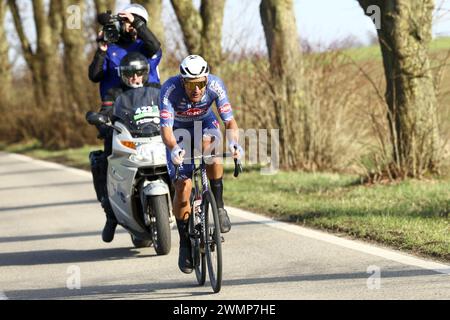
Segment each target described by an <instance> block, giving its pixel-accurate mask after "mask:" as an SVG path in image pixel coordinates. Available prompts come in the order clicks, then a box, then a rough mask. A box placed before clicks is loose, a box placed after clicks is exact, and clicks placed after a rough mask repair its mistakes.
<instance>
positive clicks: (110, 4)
mask: <svg viewBox="0 0 450 320" xmlns="http://www.w3.org/2000/svg"><path fill="white" fill-rule="evenodd" d="M94 3H95V9H96V11H97V13H101V12H105V11H106V10H111V11H112V12H114V9H115V7H116V0H94Z"/></svg>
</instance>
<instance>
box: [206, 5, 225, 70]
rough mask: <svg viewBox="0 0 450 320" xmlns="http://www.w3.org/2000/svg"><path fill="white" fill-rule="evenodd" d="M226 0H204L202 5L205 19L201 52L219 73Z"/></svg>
mask: <svg viewBox="0 0 450 320" xmlns="http://www.w3.org/2000/svg"><path fill="white" fill-rule="evenodd" d="M224 8H225V0H214V1H212V0H206V1H205V0H204V1H202V4H201V7H200V13H201V16H202V20H203V30H202V38H201V54H202V56H203V57H204V58H205V59H206V61H208V63H209V64H210V65H211V69H212V71H213V72H215V73H219V70H218V69H219V68H220V65H221V63H222V25H223V14H224Z"/></svg>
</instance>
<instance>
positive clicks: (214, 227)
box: [202, 190, 222, 293]
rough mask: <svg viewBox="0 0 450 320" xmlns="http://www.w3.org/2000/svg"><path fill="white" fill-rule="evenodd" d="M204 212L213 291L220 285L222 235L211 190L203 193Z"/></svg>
mask: <svg viewBox="0 0 450 320" xmlns="http://www.w3.org/2000/svg"><path fill="white" fill-rule="evenodd" d="M203 200H204V201H203V208H202V209H203V210H204V211H203V212H205V227H206V230H205V254H206V261H207V264H208V274H209V280H210V282H211V287H212V289H213V291H214V292H215V293H217V292H219V291H220V289H221V287H222V237H221V234H220V224H219V213H218V210H217V206H216V200H215V199H214V195H213V194H212V192H211V190H209V192H207V193H206V194H204V199H203Z"/></svg>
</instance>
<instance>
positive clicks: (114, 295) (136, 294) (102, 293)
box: [5, 279, 213, 300]
mask: <svg viewBox="0 0 450 320" xmlns="http://www.w3.org/2000/svg"><path fill="white" fill-rule="evenodd" d="M191 280H192V281H171V282H154V283H148V284H132V285H106V286H89V287H83V286H82V287H81V289H79V290H69V289H66V288H52V289H35V290H21V291H9V292H5V294H6V296H7V297H8V298H9V299H13V300H14V299H16V300H19V299H92V300H98V299H101V300H111V299H133V300H142V299H146V300H151V299H155V298H152V297H151V296H149V294H152V293H154V294H155V293H157V294H158V298H161V295H163V296H164V299H173V298H189V297H194V296H209V295H213V292H212V291H211V290H209V289H210V288H209V287H205V291H203V292H190V291H189V290H192V289H193V288H197V287H198V285H197V284H196V282H195V280H194V279H191ZM177 289H182V291H177V292H171V293H169V292H167V293H161V292H158V291H161V290H177Z"/></svg>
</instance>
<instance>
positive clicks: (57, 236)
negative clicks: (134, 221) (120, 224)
mask: <svg viewBox="0 0 450 320" xmlns="http://www.w3.org/2000/svg"><path fill="white" fill-rule="evenodd" d="M101 233H102V231H101V230H98V231H89V232H74V233H57V234H39V235H32V236H16V237H0V243H9V242H23V241H39V240H52V239H65V238H78V237H93V236H99V238H100V235H101ZM121 233H128V232H127V231H125V230H123V229H120V230H117V231H116V234H121Z"/></svg>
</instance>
